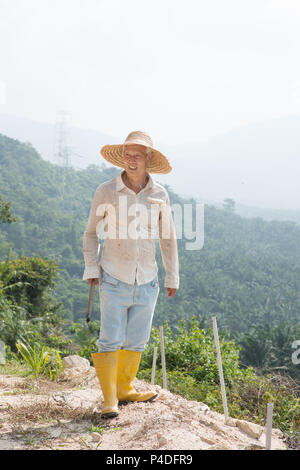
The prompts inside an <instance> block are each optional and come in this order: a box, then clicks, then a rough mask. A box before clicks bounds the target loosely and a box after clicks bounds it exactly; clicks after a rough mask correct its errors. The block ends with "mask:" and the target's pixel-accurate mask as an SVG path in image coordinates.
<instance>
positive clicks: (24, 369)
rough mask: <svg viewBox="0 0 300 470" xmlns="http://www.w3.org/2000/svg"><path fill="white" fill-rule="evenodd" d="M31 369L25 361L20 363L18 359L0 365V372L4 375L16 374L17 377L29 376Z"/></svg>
mask: <svg viewBox="0 0 300 470" xmlns="http://www.w3.org/2000/svg"><path fill="white" fill-rule="evenodd" d="M31 373H32V372H31V369H30V368H29V367H28V366H27V365H26V364H24V363H20V361H19V360H17V359H11V360H10V361H7V362H6V363H5V364H2V365H0V374H3V375H16V376H17V377H28V376H30V374H31Z"/></svg>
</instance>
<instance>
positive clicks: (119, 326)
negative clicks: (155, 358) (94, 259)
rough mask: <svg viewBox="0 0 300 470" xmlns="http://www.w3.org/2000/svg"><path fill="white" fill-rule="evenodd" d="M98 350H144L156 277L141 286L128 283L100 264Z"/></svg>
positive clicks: (147, 339) (148, 332)
mask: <svg viewBox="0 0 300 470" xmlns="http://www.w3.org/2000/svg"><path fill="white" fill-rule="evenodd" d="M99 292H100V312H101V325H100V337H99V339H98V341H97V345H98V351H99V352H109V351H117V350H118V349H126V350H131V351H144V349H145V346H146V344H147V342H148V341H149V338H150V334H151V326H152V319H153V314H154V309H155V305H156V301H157V297H158V294H159V283H158V277H157V276H156V277H155V278H154V279H153V280H152V281H150V282H148V283H147V284H142V285H140V286H138V285H137V283H135V284H134V285H131V284H127V283H125V282H122V281H119V280H118V279H116V278H114V277H112V276H110V275H109V274H108V273H107V272H105V271H104V270H103V269H102V268H101V272H100V281H99Z"/></svg>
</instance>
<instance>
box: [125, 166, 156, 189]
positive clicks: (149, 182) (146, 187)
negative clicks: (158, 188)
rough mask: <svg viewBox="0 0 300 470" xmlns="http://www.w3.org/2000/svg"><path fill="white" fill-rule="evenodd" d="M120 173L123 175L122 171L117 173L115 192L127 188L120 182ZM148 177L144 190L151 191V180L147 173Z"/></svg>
mask: <svg viewBox="0 0 300 470" xmlns="http://www.w3.org/2000/svg"><path fill="white" fill-rule="evenodd" d="M122 173H124V170H123V171H121V173H119V174H118V175H117V176H116V190H117V191H122V189H124V188H127V186H126V184H124V182H123V180H122V176H121V175H122ZM148 176H149V180H148V183H147V184H146V186H145V187H144V190H147V189H151V188H152V187H153V179H152V178H151V175H150V174H149V173H148Z"/></svg>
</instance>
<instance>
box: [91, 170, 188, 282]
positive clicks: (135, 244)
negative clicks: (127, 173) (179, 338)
mask: <svg viewBox="0 0 300 470" xmlns="http://www.w3.org/2000/svg"><path fill="white" fill-rule="evenodd" d="M121 174H122V172H121V173H119V174H118V175H117V176H116V177H115V178H113V179H112V180H110V181H106V182H105V183H103V184H101V185H100V186H98V188H97V189H96V192H95V195H94V198H93V202H92V206H91V210H90V214H89V219H88V223H87V226H86V230H85V232H84V235H83V256H84V261H85V270H84V273H83V277H82V279H83V280H86V279H91V278H97V277H98V276H99V271H100V266H102V268H103V269H104V271H106V272H107V273H108V274H110V275H111V276H113V277H115V278H117V279H119V280H120V281H123V282H126V283H128V284H134V283H135V281H136V282H137V284H138V285H140V284H146V283H147V282H150V281H151V280H152V279H153V278H154V277H155V276H156V274H157V271H158V268H157V263H156V259H155V254H156V253H155V252H156V244H155V239H159V244H160V249H161V254H162V261H163V265H164V268H165V272H166V276H165V283H164V285H165V287H171V288H176V289H178V287H179V263H178V251H177V240H176V233H175V227H174V222H173V218H172V214H171V208H170V201H169V196H168V193H167V191H166V189H165V188H164V187H163V186H161V185H160V184H158V183H156V182H155V181H153V179H152V178H151V176H150V175H149V180H148V183H147V185H146V186H145V188H143V189H142V190H141V191H140V192H139V193H138V194H136V193H135V192H134V191H133V190H131V189H130V188H128V187H127V186H126V185H125V184H124V182H123V180H122V177H121ZM102 224H103V225H102ZM100 228H104V240H101V243H103V246H102V253H101V257H100V260H99V261H98V253H99V248H100V244H99V243H100V241H99V232H100Z"/></svg>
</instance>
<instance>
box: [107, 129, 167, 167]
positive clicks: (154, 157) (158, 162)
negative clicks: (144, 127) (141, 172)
mask: <svg viewBox="0 0 300 470" xmlns="http://www.w3.org/2000/svg"><path fill="white" fill-rule="evenodd" d="M125 145H143V146H144V147H148V148H149V149H151V150H152V153H151V158H150V161H149V163H148V167H147V171H148V172H149V173H170V171H171V170H172V167H171V165H170V163H169V162H168V159H167V158H166V157H165V156H164V155H163V154H162V153H161V152H159V151H158V150H156V149H155V148H154V147H153V142H152V139H151V137H150V136H149V135H148V134H146V133H145V132H143V131H134V132H130V134H128V136H127V137H126V140H125V142H124V143H123V144H115V145H104V147H102V148H101V150H100V153H101V155H102V156H103V158H105V160H107V161H108V162H110V163H112V164H113V165H116V166H119V167H121V168H124V149H125Z"/></svg>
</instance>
